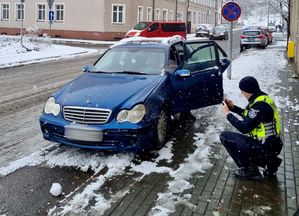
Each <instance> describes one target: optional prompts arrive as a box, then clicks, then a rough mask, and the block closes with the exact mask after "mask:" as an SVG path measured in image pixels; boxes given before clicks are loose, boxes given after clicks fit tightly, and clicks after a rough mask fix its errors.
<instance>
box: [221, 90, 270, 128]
mask: <svg viewBox="0 0 299 216" xmlns="http://www.w3.org/2000/svg"><path fill="white" fill-rule="evenodd" d="M260 95H267V94H266V93H264V92H260V93H259V94H255V95H252V96H251V97H250V98H249V104H248V105H247V106H249V105H250V104H252V103H253V101H254V100H255V99H256V98H257V97H258V96H260ZM231 111H232V112H234V113H237V114H238V115H240V116H242V118H243V120H239V119H238V118H237V117H236V116H234V115H233V114H232V113H229V114H228V115H227V120H228V121H229V122H230V123H231V124H232V125H233V126H234V127H235V128H236V129H237V130H238V131H240V132H241V133H243V134H247V133H249V132H251V131H252V130H253V129H254V128H256V127H257V126H258V125H259V124H260V123H261V122H264V123H267V122H271V121H273V119H274V111H273V109H272V107H271V106H270V105H269V104H267V103H266V102H263V101H258V102H256V103H255V104H254V105H253V106H252V107H251V108H250V110H249V112H248V117H244V116H243V112H244V109H242V108H240V107H238V106H234V107H233V109H232V110H231Z"/></svg>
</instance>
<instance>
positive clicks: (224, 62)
mask: <svg viewBox="0 0 299 216" xmlns="http://www.w3.org/2000/svg"><path fill="white" fill-rule="evenodd" d="M220 64H221V66H220V67H221V72H224V71H225V70H226V68H227V67H228V66H229V64H230V60H229V59H228V58H224V59H221V60H220Z"/></svg>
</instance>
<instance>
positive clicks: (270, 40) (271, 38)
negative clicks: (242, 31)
mask: <svg viewBox="0 0 299 216" xmlns="http://www.w3.org/2000/svg"><path fill="white" fill-rule="evenodd" d="M261 29H263V30H265V32H266V37H267V39H268V45H269V44H271V43H272V40H273V36H272V32H271V30H270V29H269V28H266V27H261Z"/></svg>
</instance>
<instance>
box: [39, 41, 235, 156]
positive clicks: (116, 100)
mask: <svg viewBox="0 0 299 216" xmlns="http://www.w3.org/2000/svg"><path fill="white" fill-rule="evenodd" d="M229 63H230V62H229V60H228V58H227V55H226V54H225V52H224V51H223V50H222V49H221V48H220V47H219V46H218V45H217V43H215V42H214V41H192V40H191V41H189V40H188V41H185V40H181V39H179V38H167V39H153V38H151V39H132V40H125V41H124V42H121V43H119V44H117V45H114V46H113V47H111V48H109V49H108V50H107V51H106V52H105V53H104V54H103V55H102V56H101V57H100V58H99V59H98V60H97V61H96V63H95V64H94V65H92V66H84V67H83V71H84V73H83V74H82V75H80V76H79V77H77V78H76V79H74V80H73V81H71V82H70V83H68V84H67V85H65V86H64V87H62V88H61V89H59V90H58V91H57V92H55V93H53V95H52V96H51V97H50V98H49V99H48V100H47V102H46V104H45V106H44V109H43V113H42V115H41V117H40V126H41V130H42V133H43V137H44V138H45V139H46V140H49V141H52V142H56V143H61V144H65V145H70V146H74V147H79V148H88V149H96V150H112V151H134V152H136V151H137V152H138V151H144V150H150V149H154V148H158V147H161V146H163V145H164V144H165V142H166V138H167V133H168V126H169V122H170V121H171V116H172V115H175V114H177V113H186V112H190V110H193V109H198V108H201V107H205V106H210V105H215V104H219V103H221V101H222V99H223V72H224V71H225V69H226V68H227V67H228V65H229Z"/></svg>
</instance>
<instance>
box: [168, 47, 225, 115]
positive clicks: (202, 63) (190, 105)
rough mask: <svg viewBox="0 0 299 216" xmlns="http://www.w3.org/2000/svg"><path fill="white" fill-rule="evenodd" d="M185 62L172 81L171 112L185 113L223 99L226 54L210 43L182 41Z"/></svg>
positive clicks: (217, 102)
mask: <svg viewBox="0 0 299 216" xmlns="http://www.w3.org/2000/svg"><path fill="white" fill-rule="evenodd" d="M184 53H185V61H184V63H183V64H182V66H181V67H180V70H177V71H176V72H175V75H174V77H173V79H172V82H173V83H172V84H173V88H174V91H175V94H174V99H173V103H174V104H173V109H174V112H175V113H176V112H187V111H189V110H192V109H198V108H201V107H206V106H210V105H215V104H219V103H221V101H222V100H223V72H224V71H225V69H226V68H227V67H228V65H229V60H228V59H227V55H226V54H225V52H224V51H223V50H222V49H221V48H220V47H219V46H218V45H217V44H216V43H215V42H213V41H205V42H198V41H197V42H188V41H187V42H185V43H184Z"/></svg>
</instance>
